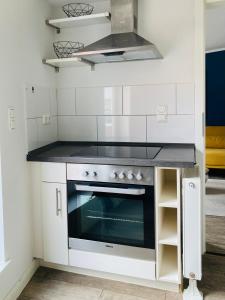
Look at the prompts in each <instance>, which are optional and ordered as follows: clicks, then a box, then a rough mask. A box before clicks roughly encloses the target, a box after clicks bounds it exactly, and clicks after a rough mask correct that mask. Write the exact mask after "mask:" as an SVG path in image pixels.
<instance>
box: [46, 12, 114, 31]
mask: <svg viewBox="0 0 225 300" xmlns="http://www.w3.org/2000/svg"><path fill="white" fill-rule="evenodd" d="M110 19H111V15H110V13H109V12H104V13H99V14H91V15H87V16H81V17H73V18H68V17H67V18H63V19H54V20H47V21H46V24H47V25H49V26H51V27H53V28H55V29H57V30H58V32H60V29H63V28H70V27H76V26H89V25H94V24H104V23H108V22H110Z"/></svg>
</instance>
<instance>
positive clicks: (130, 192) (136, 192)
mask: <svg viewBox="0 0 225 300" xmlns="http://www.w3.org/2000/svg"><path fill="white" fill-rule="evenodd" d="M75 189H76V190H77V191H82V192H99V193H112V194H124V195H137V196H138V195H144V194H145V189H120V188H109V187H103V186H90V185H80V184H75Z"/></svg>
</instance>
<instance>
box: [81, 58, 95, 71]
mask: <svg viewBox="0 0 225 300" xmlns="http://www.w3.org/2000/svg"><path fill="white" fill-rule="evenodd" d="M81 61H82V62H83V63H84V64H86V65H89V66H90V67H91V71H95V64H94V63H92V62H90V61H88V60H87V59H85V58H81Z"/></svg>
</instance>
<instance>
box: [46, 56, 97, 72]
mask: <svg viewBox="0 0 225 300" xmlns="http://www.w3.org/2000/svg"><path fill="white" fill-rule="evenodd" d="M42 62H43V64H45V65H48V66H50V67H53V68H55V70H56V71H57V72H58V71H59V68H66V67H82V66H84V65H88V66H90V67H91V70H92V71H93V70H94V66H95V65H94V64H92V63H90V62H88V61H86V60H84V59H82V58H78V57H70V58H53V59H43V60H42Z"/></svg>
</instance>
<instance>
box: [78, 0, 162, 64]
mask: <svg viewBox="0 0 225 300" xmlns="http://www.w3.org/2000/svg"><path fill="white" fill-rule="evenodd" d="M137 11H138V0H111V26H112V34H110V35H109V36H107V37H105V38H103V39H101V40H99V41H97V42H95V43H93V44H91V45H89V46H87V47H85V48H84V49H82V50H80V51H79V52H77V53H75V54H74V56H75V57H80V58H82V59H83V60H86V61H88V62H90V63H94V64H99V63H109V62H123V61H133V60H149V59H160V58H162V55H161V54H160V52H159V51H158V49H157V48H156V46H155V45H154V44H152V43H151V42H149V41H147V40H146V39H144V38H143V37H141V36H140V35H138V34H137Z"/></svg>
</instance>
